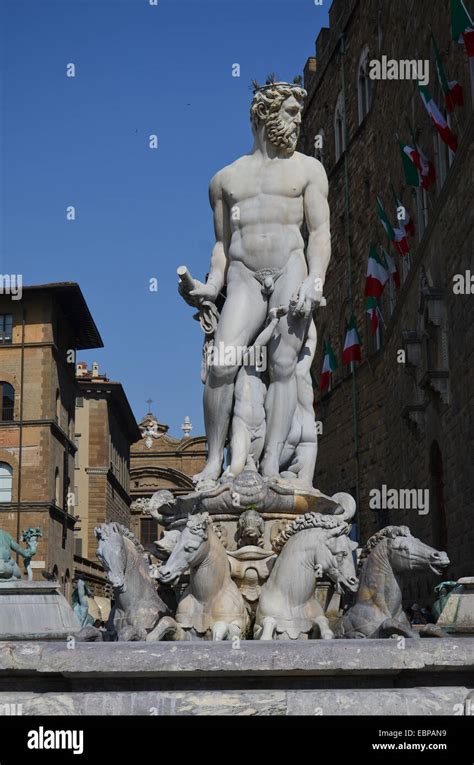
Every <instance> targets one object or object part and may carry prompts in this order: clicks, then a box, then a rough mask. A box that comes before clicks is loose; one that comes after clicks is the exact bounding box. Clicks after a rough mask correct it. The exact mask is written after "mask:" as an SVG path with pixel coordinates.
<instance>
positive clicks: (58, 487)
mask: <svg viewBox="0 0 474 765" xmlns="http://www.w3.org/2000/svg"><path fill="white" fill-rule="evenodd" d="M54 501H55V503H56V505H58V507H61V481H60V477H59V468H56V470H55V471H54Z"/></svg>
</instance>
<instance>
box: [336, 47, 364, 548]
mask: <svg viewBox="0 0 474 765" xmlns="http://www.w3.org/2000/svg"><path fill="white" fill-rule="evenodd" d="M340 53H341V85H342V98H343V104H344V133H345V147H346V148H345V151H344V207H345V215H346V237H347V250H348V255H349V258H348V271H349V274H348V276H349V290H348V292H349V305H350V310H351V315H353V314H354V296H353V290H352V235H351V205H350V193H349V156H348V154H349V152H348V147H349V128H348V124H347V93H346V76H345V71H344V59H345V55H346V42H345V38H344V33H342V34H341V37H340ZM351 378H352V420H353V430H354V460H355V480H356V506H357V515H356V516H355V518H356V519H357V518H358V517H359V513H360V462H359V423H358V418H357V386H356V375H355V370H354V369H353V370H352V373H351ZM357 532H358V534H357V535H358V536H359V534H360V529H359V528H358V529H357Z"/></svg>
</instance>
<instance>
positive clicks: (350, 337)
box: [342, 316, 361, 366]
mask: <svg viewBox="0 0 474 765" xmlns="http://www.w3.org/2000/svg"><path fill="white" fill-rule="evenodd" d="M360 346H361V340H360V336H359V333H358V331H357V325H356V322H355V319H354V317H353V316H351V318H350V321H349V323H348V324H347V326H346V337H345V340H344V350H343V352H342V363H343V365H344V366H347V365H348V364H350V363H351V361H360V360H361V355H360Z"/></svg>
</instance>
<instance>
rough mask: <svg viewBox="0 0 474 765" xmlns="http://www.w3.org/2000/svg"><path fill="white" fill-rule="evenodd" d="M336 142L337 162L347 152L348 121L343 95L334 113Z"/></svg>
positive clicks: (338, 100)
mask: <svg viewBox="0 0 474 765" xmlns="http://www.w3.org/2000/svg"><path fill="white" fill-rule="evenodd" d="M334 141H335V146H336V162H337V161H338V159H339V158H340V157H341V156H342V154H343V153H344V152H345V150H346V119H345V109H344V96H343V95H342V93H340V94H339V97H338V99H337V102H336V109H335V112H334Z"/></svg>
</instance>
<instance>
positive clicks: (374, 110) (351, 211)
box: [300, 0, 474, 604]
mask: <svg viewBox="0 0 474 765" xmlns="http://www.w3.org/2000/svg"><path fill="white" fill-rule="evenodd" d="M466 5H467V6H468V7H469V6H471V7H470V8H469V10H470V11H471V13H472V11H473V7H472V2H469V0H467V1H466ZM329 19H330V26H329V28H325V29H322V30H321V31H320V33H319V36H318V38H317V40H316V55H315V57H311V58H309V60H308V61H307V64H306V66H305V78H304V79H305V87H306V89H307V90H308V98H307V102H306V106H305V111H304V115H303V124H302V134H301V139H300V150H301V151H303V152H305V153H306V154H310V155H312V156H316V157H317V158H319V159H320V160H321V161H322V162H323V164H324V166H325V168H326V171H327V174H328V178H329V189H330V195H329V203H330V209H331V224H332V260H331V263H330V266H329V269H328V273H327V280H326V285H325V289H324V293H325V296H326V298H327V307H326V308H321V309H319V311H318V314H317V317H316V318H317V326H318V350H317V354H316V358H315V363H314V367H313V370H312V371H313V377H314V381H315V388H316V390H317V391H318V392H317V394H316V399H317V400H316V412H317V419H318V420H320V421H321V423H322V427H323V434H322V435H321V436H320V453H319V456H318V462H317V466H316V476H315V484H316V485H317V486H318V487H319V488H320V489H321V490H322V491H325V492H327V493H329V494H331V493H332V492H334V491H340V490H351V491H352V492H353V493H354V495H355V496H357V498H358V502H359V511H358V519H357V520H358V536H359V540H360V541H361V542H362V543H365V541H366V540H367V539H368V537H369V536H370V535H371V534H373V533H374V532H375V531H376V530H377V529H378V528H380V527H382V526H385V525H388V524H395V525H401V524H406V525H408V526H409V527H410V529H411V531H412V533H413V534H415V535H417V536H419V537H420V538H421V539H422V540H423V541H425V542H426V543H428V544H431V545H433V546H434V547H436V548H438V549H444V550H446V551H447V552H448V555H449V557H450V560H451V567H450V569H449V572H447V574H446V577H445V578H451V579H452V578H454V579H457V578H459V577H461V576H467V575H469V576H472V574H473V571H474V528H473V524H472V504H473V500H474V480H473V472H472V465H473V456H474V454H473V452H474V450H473V436H472V431H473V402H474V386H473V372H472V366H473V362H474V296H473V295H472V294H470V292H469V291H468V290H466V294H456V291H455V290H454V289H453V280H454V279H455V277H456V275H463V276H466V275H467V279H469V271H470V273H471V274H474V248H473V212H472V199H473V178H474V167H473V160H474V148H473V137H474V116H473V95H472V94H473V90H474V71H473V66H472V63H471V66H469V61H468V58H467V56H466V52H465V50H464V47H463V46H461V45H459V44H457V43H455V42H453V41H452V40H451V34H450V32H451V29H450V2H449V0H440V1H439V2H436V3H433V2H431V1H430V0H416V2H414V0H399V2H396V3H387V2H385V1H384V0H364V2H360V0H335V1H334V2H333V3H332V6H331V8H330V11H329ZM431 33H433V34H434V36H435V39H436V42H437V44H438V47H439V49H440V52H441V56H442V60H443V64H444V67H445V70H446V72H447V74H448V79H450V80H458V81H459V83H460V84H461V85H462V87H463V89H464V99H465V105H464V107H462V108H457V109H456V110H455V112H454V114H453V115H451V116H450V117H449V118H448V119H449V122H450V124H451V126H452V129H453V131H454V132H455V133H456V134H457V137H458V142H459V145H458V150H457V152H456V154H454V153H452V152H450V151H449V150H448V149H447V147H446V146H445V144H444V143H443V142H442V140H441V139H440V137H439V136H438V134H437V132H436V131H435V129H434V127H433V125H432V123H431V121H430V119H429V117H428V115H427V112H426V110H425V109H424V106H423V104H422V101H421V98H420V95H419V93H418V92H417V87H416V83H415V82H414V81H407V80H400V79H398V80H397V79H394V80H388V79H386V80H383V79H380V80H372V79H371V78H370V77H369V75H368V72H369V65H370V61H372V60H375V59H377V60H381V58H382V56H383V55H386V56H387V57H388V59H396V60H402V59H403V60H405V59H410V60H411V59H416V60H420V59H421V60H427V59H429V60H430V82H429V85H428V88H429V90H430V92H431V95H432V96H434V98H435V100H436V102H437V103H438V104H439V105H440V108H443V104H444V101H443V95H442V92H441V89H440V86H439V83H438V78H437V75H436V69H435V66H434V62H433V52H432V47H431ZM410 129H412V130H413V131H414V132H415V135H416V139H417V142H418V144H419V145H420V146H421V148H422V149H423V151H424V153H425V154H426V155H427V156H428V157H429V158H430V159H432V160H433V161H434V164H435V167H436V173H437V181H436V184H434V185H433V186H432V187H431V188H430V189H428V190H423V189H420V188H414V187H408V186H407V185H406V182H405V176H404V173H403V165H402V161H401V156H400V148H399V139H401V140H403V141H404V143H409V144H412V145H413V143H412V136H411V134H410ZM317 135H320V136H322V139H323V140H322V142H321V141H316V142H315V136H317ZM321 143H322V146H321ZM392 186H393V190H394V191H395V193H396V194H397V195H398V197H399V198H400V199H401V201H402V202H403V204H404V205H405V206H406V208H407V210H408V212H409V214H410V215H411V218H412V219H413V220H414V222H415V226H416V236H415V238H413V239H410V242H411V251H410V255H409V256H405V257H404V258H403V259H402V258H399V257H398V255H396V254H394V250H393V249H392V256H393V257H394V258H395V261H398V267H399V269H400V272H401V282H402V284H401V287H400V289H399V290H398V291H397V290H396V288H395V286H394V285H393V284H390V285H387V286H386V287H385V290H384V295H383V300H382V306H381V314H382V319H383V321H381V322H380V329H379V331H378V332H377V333H376V335H375V336H372V334H371V330H370V327H369V321H368V317H367V314H366V309H365V297H364V289H365V281H366V270H367V259H368V254H369V248H370V246H371V244H373V243H374V244H380V245H383V246H385V247H386V246H387V238H386V236H385V235H384V231H383V229H382V226H381V224H380V221H379V220H378V217H377V210H376V197H377V195H379V196H380V197H381V199H382V201H383V203H384V206H385V209H386V210H387V212H388V214H389V217H390V218H391V221H392V224H394V225H395V224H396V205H395V202H394V197H393V192H392ZM351 314H353V315H354V316H355V319H356V322H357V326H358V329H359V334H360V335H361V338H362V343H363V344H362V362H361V363H359V364H356V365H355V366H356V369H355V370H354V373H352V372H351V370H350V369H349V368H344V367H342V364H341V354H342V347H343V341H344V334H345V322H346V321H347V320H348V319H349V318H350V316H351ZM328 340H330V342H331V345H332V347H333V349H334V351H335V353H336V356H337V357H338V360H339V367H338V369H337V370H336V371H335V372H334V375H333V385H332V389H331V390H330V391H329V392H326V393H325V394H324V395H321V394H320V393H319V377H320V372H321V369H322V362H323V342H324V341H328ZM400 351H404V352H405V363H403V361H402V360H403V353H402V354H400ZM383 485H385V486H386V487H387V488H394V489H397V490H401V489H417V490H428V491H429V511H428V512H426V513H425V512H424V510H423V511H421V512H420V511H419V510H417V509H396V508H391V509H386V510H383V509H380V510H374V509H371V507H370V501H371V498H372V497H373V496H374V495H373V493H371V492H373V490H375V489H381V488H382V486H383ZM400 504H401V503H400ZM434 583H435V581H434V578H433V577H431V578H429V577H417V578H413V579H412V580H411V581H410V582H409V583H408V586H407V590H406V598H407V602H409V603H411V602H413V601H414V600H416V601H418V602H419V603H421V604H424V603H428V602H430V601H432V588H433V585H434Z"/></svg>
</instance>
